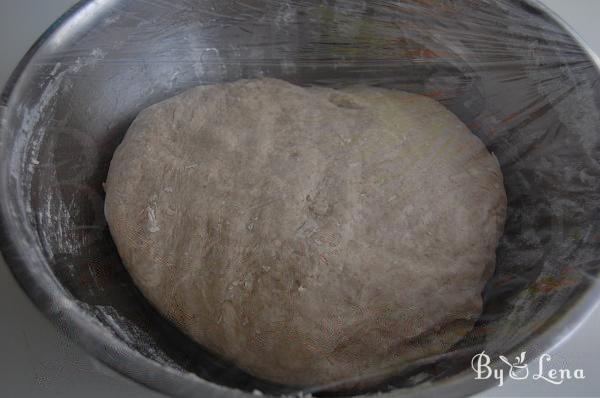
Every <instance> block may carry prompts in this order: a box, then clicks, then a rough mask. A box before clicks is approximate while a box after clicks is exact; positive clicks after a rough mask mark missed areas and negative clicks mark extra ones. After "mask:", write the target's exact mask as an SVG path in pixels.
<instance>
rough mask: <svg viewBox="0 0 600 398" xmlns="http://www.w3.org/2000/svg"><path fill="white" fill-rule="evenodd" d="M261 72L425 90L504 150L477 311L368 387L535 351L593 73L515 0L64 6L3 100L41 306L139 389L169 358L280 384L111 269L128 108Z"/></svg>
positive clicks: (12, 188) (13, 244)
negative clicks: (111, 174)
mask: <svg viewBox="0 0 600 398" xmlns="http://www.w3.org/2000/svg"><path fill="white" fill-rule="evenodd" d="M262 76H268V77H277V78H281V79H284V80H287V81H290V82H293V83H296V84H300V85H326V86H333V87H343V86H347V85H353V84H368V85H374V86H384V87H389V88H397V89H401V90H405V91H411V92H416V93H421V94H424V95H428V96H430V97H432V98H435V99H437V100H438V101H440V102H441V103H443V104H444V105H445V106H447V107H448V108H449V109H450V110H452V111H453V112H454V113H455V114H457V115H458V116H459V117H460V118H461V119H462V120H463V122H465V124H467V125H468V126H469V127H470V128H471V129H472V131H473V132H474V133H475V134H476V135H478V136H479V137H480V138H481V139H482V140H483V142H484V143H485V144H486V145H487V146H488V148H489V149H490V151H492V152H493V153H494V154H495V155H496V156H497V158H498V161H499V163H500V165H501V167H502V170H503V173H504V178H505V185H506V190H507V194H508V198H509V211H508V219H507V224H506V231H505V234H504V237H503V239H502V242H501V244H500V246H499V248H498V252H497V269H496V272H495V274H494V277H493V278H492V280H491V281H490V282H489V284H488V286H487V287H486V290H485V292H484V299H485V308H484V312H483V314H482V316H481V319H480V321H479V322H478V324H477V326H476V328H475V329H474V330H473V332H472V333H471V334H470V335H469V336H467V338H465V339H464V340H463V341H462V342H460V343H459V344H458V345H457V346H456V347H454V349H453V350H452V351H451V352H449V353H448V354H445V355H443V356H441V357H438V358H428V359H426V360H424V361H423V362H422V363H418V364H414V366H413V367H412V368H410V369H408V370H407V372H406V373H405V374H402V375H398V376H397V377H395V378H393V379H392V380H389V381H388V382H386V383H385V384H384V385H381V386H379V387H377V388H375V389H374V390H378V391H387V390H391V389H396V388H400V387H404V388H407V390H406V391H409V392H410V389H411V388H416V387H415V386H418V385H420V384H422V383H425V382H431V381H441V380H444V379H447V378H450V377H452V376H455V375H457V374H462V373H464V372H465V371H467V370H469V369H470V359H471V357H472V355H473V354H474V353H476V352H481V351H482V350H484V349H485V350H486V351H487V352H489V353H491V354H492V355H494V353H506V352H509V351H512V350H514V349H517V348H522V347H525V346H527V347H528V348H529V349H530V350H531V351H533V352H530V355H531V356H532V355H535V352H536V350H537V351H540V350H543V349H544V348H545V347H544V345H543V344H542V343H540V344H538V345H537V346H536V344H535V339H534V340H532V339H531V336H535V335H538V334H539V333H540V332H541V331H543V330H546V329H548V328H551V325H552V324H553V322H554V321H555V320H556V319H557V318H559V317H560V316H561V315H562V314H564V313H565V312H567V311H568V310H569V308H571V307H572V306H573V305H574V303H575V302H576V301H577V300H578V298H579V297H580V296H581V295H582V294H584V293H585V292H586V291H588V290H589V287H590V285H591V284H592V283H593V282H594V281H595V278H596V275H597V272H598V265H597V264H598V262H597V259H598V258H599V254H600V214H599V213H598V212H597V211H595V210H596V206H597V205H596V203H597V201H598V200H599V199H600V192H599V190H598V188H597V187H598V186H600V164H599V163H598V159H600V157H598V150H599V145H598V132H599V131H600V113H599V112H598V111H599V106H600V85H599V84H598V81H599V75H598V70H597V68H596V65H595V64H594V62H593V60H592V59H591V58H590V56H589V54H588V53H587V52H586V50H584V49H583V48H582V46H581V45H580V43H578V41H577V40H576V39H574V38H573V37H572V36H571V35H570V34H569V33H568V32H567V31H566V30H565V29H564V28H563V27H562V26H561V25H560V24H559V23H557V22H556V21H555V20H554V19H553V18H551V17H550V16H548V15H547V14H546V13H545V12H543V11H541V10H540V9H539V8H538V7H537V6H533V5H531V4H530V2H525V1H516V0H515V1H509V0H504V1H493V2H492V1H489V2H488V1H470V0H456V1H443V0H442V1H428V0H410V1H409V0H403V1H396V2H394V3H388V2H379V1H378V2H363V1H352V0H346V1H343V0H338V1H293V2H288V1H285V2H280V1H267V0H263V1H261V0H245V1H236V2H228V1H225V2H223V1H216V0H215V1H210V0H204V1H189V0H178V1H169V2H167V1H162V0H153V1H141V0H140V1H137V0H136V1H119V0H111V1H88V2H84V3H83V4H81V5H79V6H78V7H77V8H76V9H74V10H72V11H71V13H70V14H69V15H68V16H66V17H65V18H64V19H63V20H62V21H61V23H60V24H57V25H55V27H54V28H53V29H52V30H51V31H49V32H48V33H47V34H46V35H45V36H44V37H43V38H42V39H41V41H40V42H38V44H37V45H36V47H35V48H34V50H32V52H30V54H29V56H28V57H27V58H26V60H25V61H24V62H23V63H22V64H21V66H20V67H19V69H18V73H17V74H15V76H14V78H13V80H12V82H11V83H9V89H8V90H7V91H6V92H5V97H4V98H3V104H2V105H3V106H2V108H0V109H1V110H2V114H3V115H2V116H3V118H2V135H1V140H2V141H1V142H2V145H1V146H0V151H1V152H2V154H1V162H2V169H1V173H2V175H1V177H0V183H1V186H0V192H1V193H0V196H1V198H0V203H2V227H3V230H4V232H3V234H4V236H3V239H4V242H3V246H4V249H5V255H6V257H7V262H8V263H9V264H10V265H11V267H12V269H13V272H14V273H15V274H16V275H17V277H18V278H19V280H20V282H21V283H22V284H23V286H24V287H25V289H26V290H28V292H29V294H30V295H31V296H32V297H33V298H34V300H36V301H37V302H38V305H40V306H42V307H43V308H44V309H45V311H46V312H48V313H49V314H51V316H52V317H54V318H55V319H58V321H59V322H61V320H63V321H64V322H68V321H67V320H66V319H70V318H68V317H66V316H63V315H64V312H65V311H67V312H68V311H72V312H75V313H77V314H78V316H79V317H80V319H84V320H85V321H84V322H83V323H82V325H83V326H81V327H82V328H83V329H88V331H90V330H91V331H92V332H90V334H89V336H88V335H86V336H88V337H87V338H86V339H84V341H83V344H84V345H86V346H87V347H88V349H91V350H92V351H94V349H93V348H91V347H93V346H94V345H95V344H100V343H98V341H99V340H102V339H103V338H105V337H106V334H107V333H108V335H110V338H111V339H116V340H117V341H118V342H119V344H122V346H123V347H127V348H128V349H130V350H133V351H134V352H136V353H137V354H139V355H140V356H139V359H135V358H134V359H133V360H132V361H134V362H135V361H142V360H143V361H151V362H153V363H155V364H158V365H159V367H157V368H155V369H159V370H157V374H155V375H153V376H152V377H153V378H155V379H156V385H154V387H157V385H158V384H159V383H160V380H161V379H162V378H163V377H166V376H164V374H167V373H168V374H169V375H170V376H169V377H175V378H176V377H179V376H181V377H192V379H190V380H193V382H192V383H191V384H190V385H191V386H192V385H195V384H194V383H196V381H198V383H200V381H201V380H206V381H209V382H212V383H215V384H218V385H221V386H225V387H234V388H238V389H241V390H245V391H249V392H251V391H253V390H255V389H258V390H261V391H263V392H265V393H272V394H279V393H283V392H291V391H292V390H291V389H290V388H288V387H285V386H279V385H274V384H271V383H267V382H264V381H261V380H257V379H255V378H253V377H251V376H249V375H247V374H245V373H243V372H242V371H240V370H238V369H237V368H235V367H234V366H232V365H231V364H229V363H227V362H225V361H223V360H221V359H220V358H217V357H215V356H214V355H212V354H210V353H208V352H206V351H205V350H203V349H202V348H200V347H198V346H197V345H196V344H194V343H193V342H192V341H191V340H190V339H188V338H187V337H186V336H184V335H183V334H181V333H180V332H178V330H177V329H175V328H174V327H173V326H172V325H171V324H170V323H168V322H167V321H165V320H164V319H163V318H161V317H160V316H159V315H158V314H157V313H156V311H155V310H154V309H153V308H151V307H150V306H149V305H148V303H147V302H146V301H145V300H144V298H143V297H142V296H141V294H140V293H139V292H138V290H137V289H136V288H135V286H134V285H133V283H132V281H131V279H130V278H129V276H128V274H127V273H126V272H125V270H124V268H123V266H122V264H121V261H120V259H119V256H118V255H117V252H116V249H115V247H114V245H113V242H112V239H111V236H110V234H109V232H108V228H107V225H106V220H105V218H104V211H103V209H104V193H103V188H102V183H103V182H104V179H105V177H106V174H107V171H108V166H109V162H110V160H111V157H112V153H113V151H114V149H115V148H116V146H117V145H118V144H119V142H120V140H121V138H122V137H123V135H124V133H125V132H126V130H127V127H128V126H129V124H130V123H131V121H132V120H133V118H134V117H135V116H136V114H137V113H138V112H139V111H140V110H141V109H143V108H144V107H146V106H148V105H150V104H152V103H155V102H158V101H160V100H162V99H164V98H167V97H169V96H172V95H174V94H177V93H179V92H181V91H183V90H185V89H186V88H189V87H191V86H194V85H199V84H211V83H218V82H224V81H234V80H237V79H242V78H256V77H262ZM436 150H439V149H436ZM44 300H47V305H45V304H44ZM65 302H68V303H69V306H66V304H65ZM67 307H68V308H69V309H68V310H67V309H66V308H67ZM64 327H65V328H66V329H68V328H71V325H64ZM553 333H555V334H556V333H558V331H556V332H553ZM96 354H97V355H99V356H101V357H102V358H101V359H102V360H103V361H105V362H107V363H109V365H112V366H114V367H116V368H119V369H120V370H122V371H123V368H122V367H120V365H119V364H118V363H117V362H118V361H117V360H116V359H114V358H111V357H110V355H108V354H102V353H101V352H96ZM136 358H137V357H136ZM125 372H126V373H127V371H126V370H125ZM131 373H132V374H130V376H132V377H134V378H136V379H138V380H141V381H143V382H145V383H147V384H153V382H152V381H148V380H149V379H148V377H146V376H141V375H140V376H139V377H137V376H136V375H135V374H133V373H134V372H133V371H132V372H131ZM173 375H174V376H173ZM190 375H191V376H190ZM198 386H200V384H198ZM205 387H206V385H202V388H205ZM157 388H158V387H157ZM190 388H191V387H190ZM199 388H200V387H199ZM164 389H165V390H168V388H167V387H164ZM309 390H310V391H312V392H314V393H317V392H319V391H320V388H319V386H314V388H311V389H309ZM168 392H171V393H173V394H175V395H183V394H184V392H183V390H178V391H168Z"/></svg>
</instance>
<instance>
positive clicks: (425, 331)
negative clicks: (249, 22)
mask: <svg viewBox="0 0 600 398" xmlns="http://www.w3.org/2000/svg"><path fill="white" fill-rule="evenodd" d="M106 194H107V195H106V217H107V219H108V223H109V226H110V230H111V232H112V236H113V238H114V241H115V243H116V246H117V248H118V250H119V253H120V255H121V257H122V259H123V262H124V264H125V266H126V268H127V270H128V271H129V273H130V274H131V276H132V277H133V280H134V281H135V283H136V284H137V286H138V287H139V288H140V290H141V291H142V292H143V294H144V295H145V296H146V297H147V299H148V300H149V301H150V302H152V304H153V305H154V306H155V307H156V308H157V309H158V310H159V311H160V312H161V313H162V314H163V315H164V316H165V317H166V318H168V319H170V320H171V321H172V322H173V323H174V324H175V325H177V326H178V327H179V328H180V329H181V330H182V331H184V332H185V333H186V334H188V335H189V336H191V337H192V338H193V339H195V340H196V341H197V342H198V343H200V344H201V345H202V346H204V347H206V348H207V349H209V350H211V351H213V352H215V353H217V354H219V355H221V356H222V357H224V358H227V359H229V360H231V361H233V362H234V363H235V364H237V365H238V366H239V367H240V368H241V369H244V370H245V371H247V372H248V373H250V374H252V375H254V376H257V377H259V378H262V379H266V380H270V381H274V382H278V383H284V384H288V385H293V386H314V385H324V384H325V385H331V386H338V387H339V388H345V387H351V386H354V385H357V384H363V385H364V383H368V382H373V381H375V380H380V379H381V378H383V377H385V376H389V375H391V374H393V373H394V372H397V371H398V370H399V369H401V368H402V367H404V366H406V365H407V364H408V363H410V362H411V361H414V360H417V359H422V358H425V357H427V356H431V355H436V354H439V353H442V352H444V351H446V350H448V349H449V348H450V347H451V346H452V345H453V344H454V343H456V342H457V341H459V340H460V339H461V338H462V337H464V335H465V334H466V333H468V331H469V330H470V329H471V328H472V326H473V323H474V321H475V320H476V319H477V317H478V316H479V314H480V311H481V306H482V299H481V291H482V289H483V287H484V284H485V283H486V281H487V280H488V278H489V277H490V276H491V274H492V271H493V268H494V264H495V249H496V246H497V243H498V240H499V238H500V236H501V233H502V229H503V225H504V220H505V211H506V194H505V192H504V187H503V179H502V174H501V172H500V169H499V166H498V163H497V161H496V159H495V158H494V157H493V156H492V155H491V154H490V153H489V152H488V151H487V149H486V148H485V146H484V145H483V144H482V143H481V141H480V140H479V139H478V138H476V137H475V136H474V135H473V134H471V132H470V131H469V130H468V129H467V127H466V126H465V125H464V124H463V123H462V122H461V121H460V120H459V119H458V118H457V117H456V116H454V115H453V114H452V113H450V112H449V111H448V110H446V109H445V108H444V107H443V106H442V105H440V104H439V103H437V102H436V101H434V100H432V99H429V98H427V97H423V96H419V95H414V94H409V93H405V92H399V91H392V90H387V89H380V88H368V87H354V88H350V89H345V90H334V89H329V88H317V87H313V88H303V87H298V86H295V85H292V84H289V83H286V82H283V81H280V80H274V79H260V80H243V81H238V82H235V83H230V84H220V85H212V86H203V87H197V88H193V89H191V90H189V91H186V92H184V93H183V94H181V95H178V96H176V97H173V98H170V99H168V100H166V101H163V102H161V103H159V104H156V105H153V106H151V107H149V108H147V109H145V110H144V111H142V112H141V113H140V114H139V116H138V117H137V118H136V120H135V121H134V122H133V124H132V125H131V127H130V129H129V131H128V132H127V135H126V136H125V139H124V140H123V142H122V144H121V145H120V146H119V148H118V149H117V151H116V153H115V155H114V158H113V160H112V163H111V166H110V172H109V175H108V180H107V183H106ZM334 388H336V387H334Z"/></svg>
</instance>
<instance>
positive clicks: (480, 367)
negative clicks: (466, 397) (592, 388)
mask: <svg viewBox="0 0 600 398" xmlns="http://www.w3.org/2000/svg"><path fill="white" fill-rule="evenodd" d="M525 356H526V353H525V352H522V353H521V355H519V356H518V357H515V360H514V362H511V361H509V360H508V359H507V358H506V357H505V356H503V355H500V356H499V357H498V358H499V359H500V360H501V361H502V362H503V363H504V364H506V365H507V366H508V369H505V368H502V367H495V368H492V367H491V366H490V363H491V362H492V359H491V358H490V356H489V355H487V354H486V353H485V351H482V352H481V353H480V354H477V355H475V356H474V357H473V359H472V360H471V367H472V368H473V370H474V371H475V379H476V380H487V379H491V378H493V379H495V380H497V381H498V385H499V386H500V387H501V386H503V385H504V380H505V379H506V377H508V378H510V379H513V380H526V379H529V378H531V379H533V380H542V381H545V382H548V383H551V384H555V385H559V384H562V383H564V381H565V380H572V379H577V380H582V379H585V375H584V374H583V369H575V370H570V369H564V368H561V369H557V368H555V367H553V366H551V364H550V362H551V361H552V357H551V356H550V354H543V355H542V356H540V357H539V359H538V361H537V369H534V367H535V366H533V365H534V364H532V366H531V368H530V367H529V365H527V364H526V363H525V362H526V361H525ZM506 370H508V373H506Z"/></svg>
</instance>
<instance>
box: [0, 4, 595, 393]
mask: <svg viewBox="0 0 600 398" xmlns="http://www.w3.org/2000/svg"><path fill="white" fill-rule="evenodd" d="M542 1H543V3H545V4H547V5H548V6H550V7H551V8H552V9H554V10H555V11H556V12H557V13H558V14H560V15H561V16H562V17H563V18H564V19H565V20H566V21H567V22H568V23H570V24H571V26H573V27H575V29H576V30H577V31H578V32H579V33H580V34H581V36H583V38H584V39H585V40H586V41H587V42H588V44H589V45H590V46H591V47H592V48H593V49H594V50H595V51H596V53H598V54H600V20H599V17H600V0H542ZM75 3H76V1H74V0H0V38H1V39H0V54H2V57H0V86H3V84H4V82H5V81H6V79H7V78H8V76H9V74H10V72H11V71H12V69H13V68H14V67H15V66H16V65H17V63H18V62H19V60H20V59H21V57H22V56H23V54H24V53H25V52H26V51H27V49H28V48H29V46H30V45H31V44H32V43H33V42H34V41H35V40H36V39H37V37H38V36H39V35H40V34H41V33H42V32H43V31H44V30H45V29H46V28H47V27H48V26H50V24H51V23H52V22H53V21H54V20H56V18H58V17H59V16H60V15H61V14H62V13H63V12H64V11H65V10H66V9H67V8H68V7H70V6H71V5H72V4H75ZM598 133H599V134H600V132H598ZM0 319H2V322H1V323H0V397H7V398H25V397H36V398H38V397H39V398H50V397H57V398H58V397H60V398H69V397H74V398H75V397H76V398H80V397H85V398H104V397H117V398H118V397H128V398H137V397H140V398H141V397H144V398H160V397H163V398H164V396H163V395H161V394H158V393H155V392H152V391H149V390H147V389H146V388H144V387H142V386H139V385H137V384H135V383H133V382H131V381H129V380H126V379H124V378H122V377H120V376H119V375H116V374H115V373H113V372H112V371H110V370H108V369H106V368H105V367H104V366H102V365H100V364H98V363H97V361H95V360H94V359H92V358H91V357H90V356H89V355H87V354H86V353H85V352H84V351H83V350H81V349H80V348H78V347H77V346H75V345H74V344H73V343H72V342H70V341H69V340H68V339H67V338H65V337H64V336H63V335H62V334H61V333H59V332H58V331H57V330H56V329H55V328H54V327H53V326H52V325H51V324H50V322H49V321H48V320H46V319H45V318H44V317H43V316H42V315H41V313H40V312H39V311H38V310H37V309H36V308H35V307H34V306H33V304H32V303H31V302H30V301H29V299H28V298H27V297H26V296H25V294H24V293H23V292H22V291H21V289H20V288H19V286H18V285H17V284H16V282H15V281H14V279H13V277H12V275H11V274H10V273H9V271H8V269H7V267H5V266H4V264H3V262H2V259H1V258H0ZM599 338H600V309H598V308H597V309H596V311H595V312H593V313H592V314H591V315H590V316H589V318H588V319H587V321H586V322H585V323H584V324H583V325H582V326H581V327H580V328H579V329H578V330H575V331H573V334H572V336H571V337H570V339H568V341H566V342H564V343H563V344H562V345H561V346H560V347H558V348H556V349H555V350H553V351H552V352H550V354H551V355H552V356H553V357H554V360H556V361H560V363H561V367H568V368H569V369H576V368H581V369H583V370H584V372H585V376H586V379H585V380H570V381H565V383H564V384H562V385H560V386H555V385H552V384H550V383H547V382H544V381H542V380H531V379H529V380H527V381H507V383H506V384H505V385H504V386H503V387H496V388H494V389H491V390H488V391H486V392H485V393H482V394H479V395H478V397H482V398H483V397H572V396H578V397H584V396H586V397H600V361H599V359H600V342H599Z"/></svg>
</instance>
